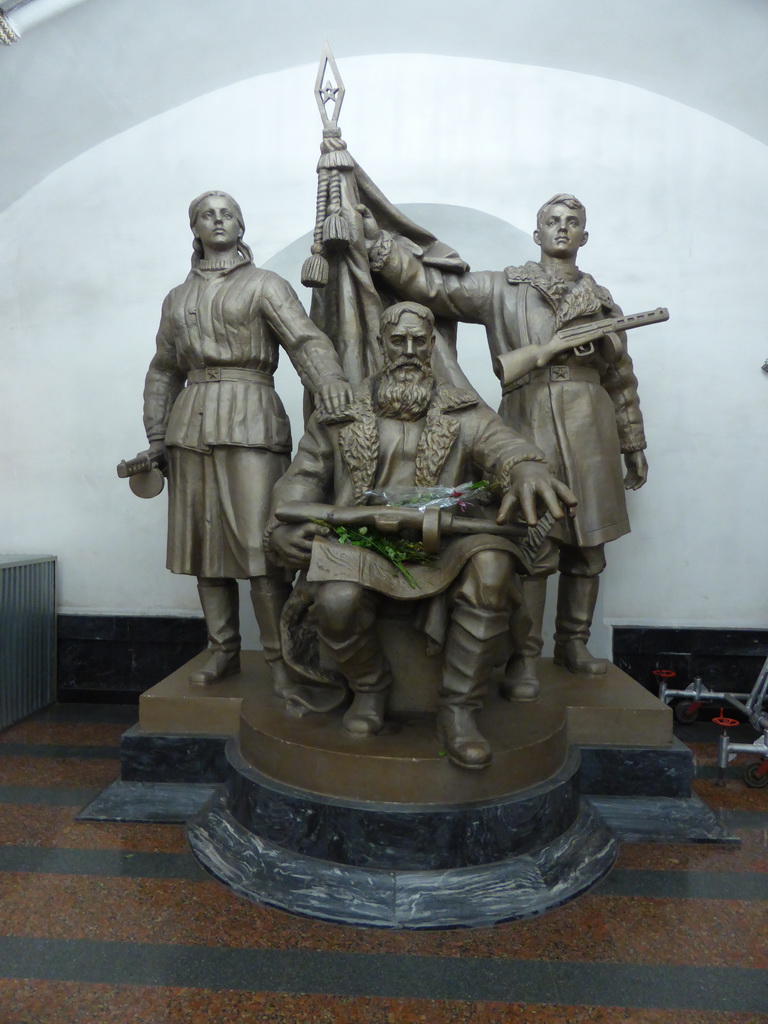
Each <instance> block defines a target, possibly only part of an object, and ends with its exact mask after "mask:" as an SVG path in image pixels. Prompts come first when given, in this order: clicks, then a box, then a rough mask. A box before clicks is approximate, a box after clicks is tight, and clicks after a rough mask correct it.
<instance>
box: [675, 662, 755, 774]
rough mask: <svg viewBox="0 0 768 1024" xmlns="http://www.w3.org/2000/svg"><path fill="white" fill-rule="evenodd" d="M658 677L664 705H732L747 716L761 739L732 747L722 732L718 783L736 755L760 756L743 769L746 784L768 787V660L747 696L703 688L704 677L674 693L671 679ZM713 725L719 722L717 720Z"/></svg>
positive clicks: (718, 761) (721, 722) (725, 731)
mask: <svg viewBox="0 0 768 1024" xmlns="http://www.w3.org/2000/svg"><path fill="white" fill-rule="evenodd" d="M657 675H658V676H659V677H660V679H661V683H660V685H659V699H660V700H662V701H663V702H664V703H665V704H670V703H671V702H672V701H673V700H675V699H682V700H683V701H685V702H686V703H688V704H689V705H693V706H695V707H697V708H698V706H699V705H700V704H704V703H716V704H729V705H730V706H731V707H733V708H736V710H737V711H740V712H741V713H742V714H743V715H745V716H746V717H747V719H748V720H749V723H750V725H751V726H752V728H753V729H756V730H757V732H758V733H761V735H760V736H758V738H757V739H756V740H755V741H754V742H753V743H732V742H731V741H730V739H729V738H728V732H727V729H723V733H722V735H721V737H720V743H719V745H718V750H717V768H718V779H719V781H720V783H721V784H723V781H724V778H725V769H726V766H727V765H728V761H729V760H730V759H731V758H732V757H733V756H735V754H737V753H752V754H759V755H760V758H761V760H760V761H756V762H754V763H753V764H749V765H747V767H746V768H745V769H744V781H745V782H746V784H747V785H748V786H751V787H753V788H754V789H761V788H762V787H763V786H768V713H766V712H765V710H764V705H765V701H766V696H768V658H766V659H765V661H764V662H763V667H762V668H761V669H760V673H759V675H758V677H757V681H756V682H755V685H754V686H753V687H752V689H751V691H750V692H749V693H748V694H743V693H717V692H715V691H714V690H710V689H709V687H708V686H705V685H704V683H703V682H702V680H701V676H696V678H695V679H694V680H693V682H692V683H691V684H690V685H689V686H688V687H686V689H685V690H674V689H671V688H670V687H668V686H667V683H666V679H665V677H668V673H662V672H659V673H657ZM743 698H746V699H743ZM714 721H715V722H717V721H718V719H717V718H716V719H714ZM727 721H728V720H727V719H723V717H722V714H721V716H720V724H722V725H725V724H726V722H727Z"/></svg>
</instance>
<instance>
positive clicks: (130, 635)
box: [56, 615, 207, 704]
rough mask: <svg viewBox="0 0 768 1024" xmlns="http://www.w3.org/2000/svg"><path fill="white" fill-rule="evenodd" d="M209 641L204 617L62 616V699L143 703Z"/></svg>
mask: <svg viewBox="0 0 768 1024" xmlns="http://www.w3.org/2000/svg"><path fill="white" fill-rule="evenodd" d="M206 643H207V633H206V629H205V622H204V620H203V619H202V618H182V617H179V616H167V615H166V616H141V615H59V617H58V630H57V648H58V672H57V688H56V696H57V700H59V701H60V702H65V701H87V702H93V703H102V704H113V703H116V704H135V703H138V699H139V695H140V694H142V693H143V692H144V691H145V690H147V689H148V688H149V687H150V686H154V685H155V683H157V682H159V681H160V680H161V679H164V678H165V677H166V676H168V675H170V673H171V672H173V671H175V670H176V669H177V668H179V666H180V665H183V664H184V663H185V662H187V661H189V660H190V658H193V657H194V656H195V655H196V654H198V653H199V652H200V651H201V650H202V649H203V648H204V647H205V646H206Z"/></svg>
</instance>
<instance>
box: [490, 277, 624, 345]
mask: <svg viewBox="0 0 768 1024" xmlns="http://www.w3.org/2000/svg"><path fill="white" fill-rule="evenodd" d="M504 273H505V274H506V275H507V281H509V283H510V284H529V285H531V287H533V288H535V289H536V291H537V292H539V293H540V294H541V295H543V296H544V298H545V299H546V300H547V302H548V303H549V304H550V306H551V307H552V309H553V310H554V313H555V319H556V325H557V327H558V328H560V327H562V326H563V325H564V324H567V323H569V322H570V321H571V320H576V319H578V318H579V317H583V316H591V315H592V314H594V313H602V312H603V310H608V311H610V310H611V309H612V308H613V305H614V303H613V299H612V298H611V293H610V292H609V291H608V289H607V288H603V286H602V285H599V284H598V283H597V281H595V279H594V277H592V275H591V274H585V273H584V272H583V271H579V274H578V277H577V278H576V280H575V281H564V280H563V279H562V278H560V277H558V276H557V275H556V274H553V273H552V272H551V271H549V270H546V269H545V268H544V267H542V265H541V264H540V263H534V262H533V261H532V260H529V261H528V263H526V264H525V265H524V266H522V267H507V268H506V269H505V271H504Z"/></svg>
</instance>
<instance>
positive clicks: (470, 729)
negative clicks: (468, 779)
mask: <svg viewBox="0 0 768 1024" xmlns="http://www.w3.org/2000/svg"><path fill="white" fill-rule="evenodd" d="M437 739H438V742H439V743H440V745H441V747H442V748H443V749H444V750H445V752H446V754H447V755H448V760H449V761H452V762H453V763H454V764H455V765H457V766H458V767H459V768H469V769H477V768H486V767H487V766H488V765H489V764H490V763H491V745H490V743H489V742H488V740H487V739H486V738H485V737H484V736H482V735H481V734H480V730H479V729H478V728H477V722H475V712H474V709H472V708H462V707H457V706H455V705H450V706H446V707H441V708H438V711H437Z"/></svg>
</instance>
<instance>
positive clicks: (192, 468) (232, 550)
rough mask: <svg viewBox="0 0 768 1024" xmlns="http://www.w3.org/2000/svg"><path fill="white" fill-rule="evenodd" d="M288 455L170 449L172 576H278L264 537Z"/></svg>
mask: <svg viewBox="0 0 768 1024" xmlns="http://www.w3.org/2000/svg"><path fill="white" fill-rule="evenodd" d="M289 463H290V456H289V455H288V454H286V453H282V452H280V453H278V452H271V451H268V450H267V449H265V448H247V447H242V446H238V445H216V446H215V447H213V448H212V449H211V451H210V452H199V451H192V450H190V449H187V448H178V447H174V446H172V447H169V449H168V561H167V566H168V568H169V569H170V570H171V572H176V573H185V574H187V575H190V576H207V577H214V578H216V577H218V578H224V579H248V578H250V577H253V576H264V575H266V574H267V573H268V572H269V573H270V574H274V572H275V569H274V568H273V567H270V566H269V565H268V563H267V561H266V558H265V555H264V551H263V549H262V537H263V535H264V529H265V527H266V525H267V520H268V518H269V509H270V501H271V498H272V489H273V488H274V486H275V484H276V483H277V481H278V480H279V479H280V477H281V476H282V475H283V473H284V472H285V471H286V469H287V468H288V465H289Z"/></svg>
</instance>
